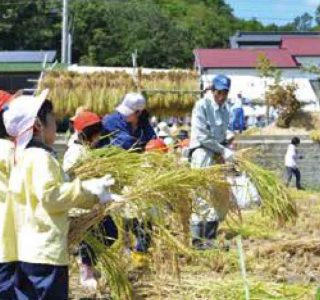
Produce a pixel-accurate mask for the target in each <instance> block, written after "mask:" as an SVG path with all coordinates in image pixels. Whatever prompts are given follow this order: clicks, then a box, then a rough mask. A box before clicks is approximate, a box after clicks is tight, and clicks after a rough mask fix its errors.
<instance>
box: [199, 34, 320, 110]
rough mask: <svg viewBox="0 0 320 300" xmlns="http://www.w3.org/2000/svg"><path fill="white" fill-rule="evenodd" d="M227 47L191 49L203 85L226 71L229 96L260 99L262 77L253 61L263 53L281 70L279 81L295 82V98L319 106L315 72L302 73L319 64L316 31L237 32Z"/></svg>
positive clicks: (319, 36) (319, 40) (319, 37)
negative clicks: (229, 80) (228, 79)
mask: <svg viewBox="0 0 320 300" xmlns="http://www.w3.org/2000/svg"><path fill="white" fill-rule="evenodd" d="M230 46H231V48H228V49H195V50H194V57H195V67H196V68H197V69H198V70H199V73H200V74H201V83H202V86H203V87H206V86H207V85H208V84H210V82H211V80H212V77H214V76H215V75H217V74H226V75H228V76H230V77H231V79H232V86H231V95H230V96H231V97H236V95H237V94H238V93H242V94H243V95H244V96H245V97H248V98H252V99H260V100H262V101H263V98H264V92H265V82H266V80H267V81H268V82H270V83H271V80H270V79H269V80H268V79H263V78H261V77H260V76H259V73H258V71H257V69H256V68H257V63H258V58H259V55H261V54H264V55H265V56H266V57H267V58H268V59H269V60H270V62H271V63H272V64H273V65H274V66H276V67H277V68H278V69H280V70H281V72H282V79H283V82H295V83H296V84H297V85H298V90H297V97H298V99H299V100H300V101H302V102H305V103H309V104H312V106H311V107H312V108H311V110H313V109H319V98H320V80H319V75H316V74H312V73H309V72H306V71H305V69H304V67H305V66H310V65H317V66H319V67H320V33H319V32H312V33H260V34H257V33H237V34H236V35H235V36H233V37H231V38H230Z"/></svg>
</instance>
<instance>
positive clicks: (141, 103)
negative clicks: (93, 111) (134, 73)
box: [116, 93, 146, 117]
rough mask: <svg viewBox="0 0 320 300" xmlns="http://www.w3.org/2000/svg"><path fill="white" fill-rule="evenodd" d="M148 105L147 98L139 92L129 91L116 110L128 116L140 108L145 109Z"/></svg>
mask: <svg viewBox="0 0 320 300" xmlns="http://www.w3.org/2000/svg"><path fill="white" fill-rule="evenodd" d="M145 107H146V99H145V98H144V97H143V96H142V95H141V94H138V93H128V94H126V95H125V96H124V98H123V100H122V103H121V104H120V105H119V106H118V107H117V108H116V110H117V111H118V112H119V113H120V114H122V115H124V116H126V117H128V116H130V115H132V114H133V113H135V112H136V111H139V110H144V109H145Z"/></svg>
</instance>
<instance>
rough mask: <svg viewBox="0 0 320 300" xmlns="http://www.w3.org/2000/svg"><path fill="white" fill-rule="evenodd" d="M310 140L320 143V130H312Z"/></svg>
mask: <svg viewBox="0 0 320 300" xmlns="http://www.w3.org/2000/svg"><path fill="white" fill-rule="evenodd" d="M310 138H311V139H312V140H313V141H314V142H317V143H319V142H320V130H312V131H311V132H310Z"/></svg>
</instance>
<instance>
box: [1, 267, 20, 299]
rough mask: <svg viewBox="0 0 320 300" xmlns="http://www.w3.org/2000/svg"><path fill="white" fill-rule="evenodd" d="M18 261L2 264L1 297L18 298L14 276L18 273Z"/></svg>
mask: <svg viewBox="0 0 320 300" xmlns="http://www.w3.org/2000/svg"><path fill="white" fill-rule="evenodd" d="M16 267H17V263H16V262H10V263H1V264H0V299H1V300H15V299H17V298H16V296H15V292H14V278H15V273H16Z"/></svg>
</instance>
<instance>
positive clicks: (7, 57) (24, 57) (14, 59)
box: [0, 51, 57, 63]
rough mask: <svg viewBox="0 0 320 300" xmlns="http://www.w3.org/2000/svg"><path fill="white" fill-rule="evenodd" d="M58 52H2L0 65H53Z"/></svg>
mask: <svg viewBox="0 0 320 300" xmlns="http://www.w3.org/2000/svg"><path fill="white" fill-rule="evenodd" d="M56 53H57V52H56V51H0V63H42V62H43V61H44V58H45V56H47V59H46V61H47V62H48V63H52V62H53V61H54V60H55V57H56Z"/></svg>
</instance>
